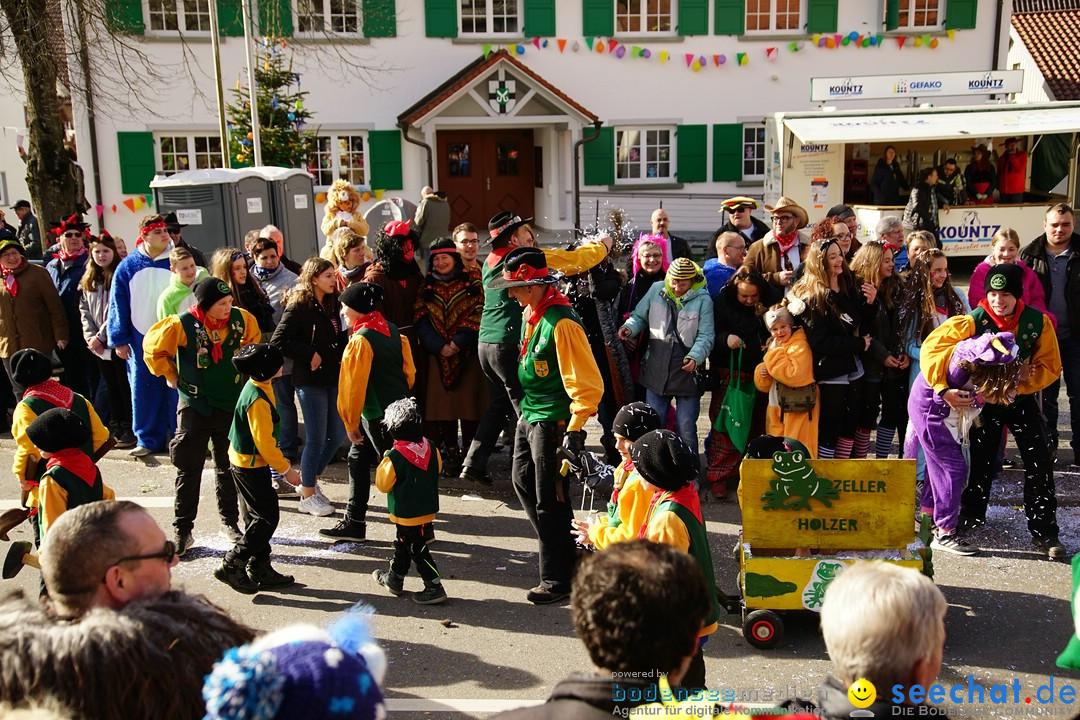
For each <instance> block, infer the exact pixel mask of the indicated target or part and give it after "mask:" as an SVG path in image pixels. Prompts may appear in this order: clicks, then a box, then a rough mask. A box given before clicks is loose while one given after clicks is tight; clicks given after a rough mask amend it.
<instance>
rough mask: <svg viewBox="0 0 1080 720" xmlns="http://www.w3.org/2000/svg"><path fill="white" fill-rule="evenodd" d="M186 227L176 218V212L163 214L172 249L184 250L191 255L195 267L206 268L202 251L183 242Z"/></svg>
mask: <svg viewBox="0 0 1080 720" xmlns="http://www.w3.org/2000/svg"><path fill="white" fill-rule="evenodd" d="M186 227H187V225H184V224H183V223H181V222H180V221H179V220H178V219H177V218H176V211H173V212H170V213H166V214H165V229H166V230H167V231H168V233H169V237H170V238H172V243H173V247H178V248H184V249H186V250H187V251H188V252H189V253H191V257H192V258H193V259H194V260H195V265H196V266H197V267H202V268H204V267H208V266H207V264H206V256H205V255H203V254H202V251H201V250H199V249H198V248H197V247H195V246H193V245H192V244H191V243H189V242H187V241H186V240H184V228H186Z"/></svg>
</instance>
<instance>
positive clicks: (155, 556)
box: [113, 540, 176, 565]
mask: <svg viewBox="0 0 1080 720" xmlns="http://www.w3.org/2000/svg"><path fill="white" fill-rule="evenodd" d="M175 557H176V545H175V544H173V541H172V540H166V541H165V547H164V549H163V550H162V551H161V552H156V553H149V554H147V555H128V556H127V557H122V558H120V559H119V560H117V561H116V562H115V563H113V565H119V564H120V563H125V562H132V561H135V560H164V561H165V562H166V563H168V564H170V565H171V564H172V561H173V558H175Z"/></svg>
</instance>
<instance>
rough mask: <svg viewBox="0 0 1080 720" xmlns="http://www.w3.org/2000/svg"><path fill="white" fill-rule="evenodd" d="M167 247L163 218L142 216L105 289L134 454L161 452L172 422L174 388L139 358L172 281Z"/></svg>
mask: <svg viewBox="0 0 1080 720" xmlns="http://www.w3.org/2000/svg"><path fill="white" fill-rule="evenodd" d="M172 248H173V245H172V240H171V239H170V238H169V232H168V229H167V228H166V227H165V218H164V217H162V216H161V215H147V216H146V217H144V218H143V219H142V221H141V222H140V223H139V239H138V240H136V241H135V250H134V251H133V252H132V253H131V254H130V255H128V256H127V257H126V258H124V259H123V260H122V261H121V262H120V265H119V266H118V267H117V268H116V272H115V273H114V274H113V282H112V290H111V291H110V293H109V322H108V327H107V332H108V337H109V346H110V347H112V348H114V349H115V350H116V355H117V357H119V358H121V359H123V360H126V361H127V372H128V381H129V382H130V383H131V405H132V426H133V427H132V429H133V430H134V431H135V439H136V441H137V445H136V447H135V448H134V449H133V450H132V451H131V454H132V455H134V456H135V457H144V456H146V455H149V454H150V453H155V452H161V451H163V450H164V449H165V437H166V434H167V433H168V432H169V431H170V430H171V428H172V427H173V426H174V424H175V422H176V391H175V390H170V389H169V386H168V385H167V384H166V382H165V378H164V377H154V375H152V374H151V373H150V370H149V368H147V367H146V363H144V362H143V361H142V357H143V349H142V343H143V336H144V335H145V334H146V331H147V330H149V329H150V326H151V325H153V324H154V323H155V322H157V301H158V298H159V297H160V296H161V293H162V292H163V291H164V290H165V289H166V288H167V287H168V286H169V282H170V281H171V280H172V274H171V273H170V272H169V253H170V252H172Z"/></svg>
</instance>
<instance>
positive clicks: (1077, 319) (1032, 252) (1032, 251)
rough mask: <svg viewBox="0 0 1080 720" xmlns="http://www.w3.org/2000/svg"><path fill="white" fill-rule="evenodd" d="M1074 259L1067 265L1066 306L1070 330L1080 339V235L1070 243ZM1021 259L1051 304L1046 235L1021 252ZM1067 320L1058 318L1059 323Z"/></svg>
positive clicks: (1036, 239)
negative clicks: (1032, 273) (1037, 280)
mask: <svg viewBox="0 0 1080 720" xmlns="http://www.w3.org/2000/svg"><path fill="white" fill-rule="evenodd" d="M1069 247H1071V248H1072V252H1073V254H1072V257H1070V258H1069V260H1068V262H1066V263H1065V306H1066V307H1067V308H1068V309H1069V328H1070V329H1071V330H1072V334H1073V336H1074V337H1080V235H1078V234H1077V233H1073V234H1072V239H1071V240H1070V241H1069ZM1020 259H1021V260H1023V261H1024V262H1025V263H1027V266H1028V267H1029V268H1031V269H1032V270H1034V271H1035V274H1036V275H1037V276H1038V277H1039V281H1040V282H1041V283H1042V286H1043V291H1044V292H1045V293H1046V302H1047V303H1049V302H1050V285H1051V282H1050V261H1049V259H1048V258H1047V257H1046V233H1043V234H1042V235H1040V236H1039V237H1037V238H1035V239H1034V240H1032V241H1031V243H1029V244H1028V245H1026V246H1025V247H1024V249H1023V250H1021V251H1020ZM1063 322H1065V318H1061V317H1059V318H1058V323H1059V324H1060V323H1063Z"/></svg>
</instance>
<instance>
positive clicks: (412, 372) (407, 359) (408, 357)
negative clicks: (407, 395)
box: [401, 335, 416, 390]
mask: <svg viewBox="0 0 1080 720" xmlns="http://www.w3.org/2000/svg"><path fill="white" fill-rule="evenodd" d="M401 359H402V364H401V369H402V370H403V371H404V372H405V381H406V382H407V383H409V389H410V390H411V389H412V386H413V383H414V382H416V365H414V364H413V357H412V346H411V345H409V338H407V337H405V336H404V335H402V336H401Z"/></svg>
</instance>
